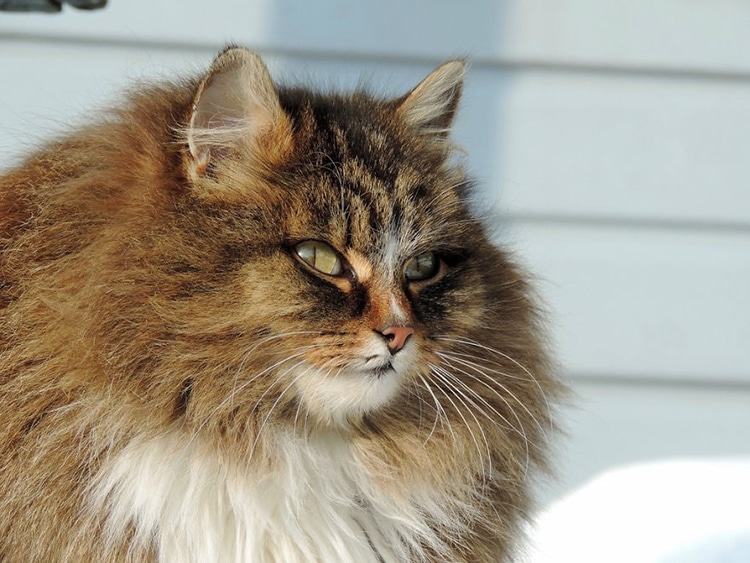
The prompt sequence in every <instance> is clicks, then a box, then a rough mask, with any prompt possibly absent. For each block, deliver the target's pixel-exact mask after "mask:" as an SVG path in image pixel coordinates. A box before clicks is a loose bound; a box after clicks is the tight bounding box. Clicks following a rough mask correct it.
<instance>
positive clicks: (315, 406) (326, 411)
mask: <svg viewBox="0 0 750 563" xmlns="http://www.w3.org/2000/svg"><path fill="white" fill-rule="evenodd" d="M403 373H404V368H403V366H399V365H394V363H393V362H391V361H388V360H385V361H379V362H373V361H369V362H364V363H362V364H361V365H353V366H351V367H349V368H347V369H343V370H341V371H337V372H336V373H331V372H329V371H325V370H321V369H318V368H315V367H311V366H308V367H306V368H304V367H303V368H300V370H299V373H298V374H296V376H295V383H294V386H295V391H296V393H297V396H298V397H299V400H300V402H301V403H302V409H303V412H306V414H307V415H308V416H311V417H314V418H315V420H317V421H319V422H321V423H324V424H333V425H346V424H348V423H349V422H351V421H353V420H358V419H359V418H361V417H362V416H364V415H365V414H367V413H369V412H372V411H375V410H377V409H379V408H381V407H383V406H385V405H387V404H388V403H389V402H391V401H392V400H393V399H394V398H395V397H396V396H397V395H398V394H399V393H400V392H401V390H402V388H403V385H404V375H403Z"/></svg>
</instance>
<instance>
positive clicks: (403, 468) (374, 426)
mask: <svg viewBox="0 0 750 563" xmlns="http://www.w3.org/2000/svg"><path fill="white" fill-rule="evenodd" d="M205 84H206V82H205V80H204V81H203V82H201V80H200V79H197V80H187V81H184V82H178V83H172V84H168V83H162V84H158V85H152V86H147V87H146V86H144V87H141V88H140V89H139V90H138V91H136V92H135V93H133V94H131V95H130V96H129V97H128V99H127V101H126V102H125V103H124V104H123V106H122V107H121V108H119V109H117V110H115V111H113V112H111V113H109V114H108V115H107V116H106V117H104V118H102V119H100V120H98V121H97V122H95V123H94V124H92V125H89V126H86V127H84V128H82V129H81V130H79V131H77V132H75V133H73V134H70V135H67V136H65V137H64V138H62V139H61V140H58V141H55V142H52V143H50V144H48V145H47V146H46V147H44V148H43V149H42V150H41V151H39V152H37V153H36V154H34V155H32V156H31V157H29V158H28V159H27V160H26V161H25V162H24V163H23V164H22V165H21V166H19V167H17V168H16V169H14V170H11V171H9V172H8V173H7V174H5V175H4V176H3V177H2V178H1V179H0V413H2V415H1V416H2V424H1V425H0V559H2V560H3V561H58V560H63V559H65V560H69V561H100V560H102V559H103V558H104V557H105V556H106V557H111V558H113V559H117V560H124V559H126V558H129V559H130V560H134V561H148V560H151V559H153V558H155V557H156V555H155V554H156V548H155V547H154V546H152V547H151V548H149V549H142V548H136V547H134V546H131V545H128V542H127V539H128V538H129V537H131V536H132V534H125V535H124V536H122V540H121V542H120V543H119V544H117V545H105V544H106V543H107V540H105V538H104V535H103V529H104V525H105V519H106V513H103V512H96V511H94V510H92V509H91V507H90V506H89V504H88V502H89V501H88V500H87V486H88V485H90V483H91V480H92V479H93V477H94V476H95V475H96V474H97V471H98V470H99V468H100V467H101V466H102V464H103V463H104V462H105V460H106V459H108V458H110V457H111V456H114V455H116V453H117V452H119V451H121V450H122V449H123V448H124V447H125V446H126V445H128V444H129V443H131V442H132V441H133V440H134V439H136V438H139V439H146V438H149V437H154V436H159V435H162V434H165V433H167V432H169V431H174V430H175V429H177V430H178V431H179V432H180V433H182V434H183V435H184V436H187V437H191V438H194V437H196V436H198V437H200V439H201V440H202V443H203V444H204V445H205V447H206V448H207V449H208V451H209V452H210V455H211V456H213V457H215V458H216V459H217V460H219V463H221V464H225V465H226V466H227V467H236V468H242V470H243V471H246V472H248V473H249V474H253V472H257V471H266V470H270V469H269V468H272V467H273V464H274V455H275V454H274V451H275V450H274V448H275V447H276V446H275V444H276V442H275V440H276V436H277V435H278V433H279V432H289V431H292V432H295V433H298V434H300V435H308V436H310V435H314V434H315V433H319V432H333V433H336V434H337V435H341V436H343V437H344V438H345V440H347V441H348V442H349V443H351V444H353V446H354V449H355V450H356V451H357V452H358V455H359V458H360V459H361V461H362V463H363V464H364V466H366V467H367V468H369V470H370V471H371V474H372V475H376V476H380V478H382V480H380V481H379V484H378V485H377V486H378V487H380V489H381V490H382V494H384V495H388V494H393V495H408V494H409V491H410V490H411V488H412V487H415V486H417V485H420V486H421V485H422V484H425V483H426V484H427V485H428V486H430V487H433V488H435V489H437V490H441V491H444V495H445V498H446V499H451V502H452V503H453V505H455V507H462V506H463V507H464V509H463V512H461V509H460V508H455V511H456V522H461V523H462V526H463V527H462V528H461V529H447V528H445V526H443V524H442V523H440V522H434V523H433V525H434V528H435V530H436V531H437V534H438V535H439V536H440V537H441V538H442V539H443V541H444V544H443V546H442V548H440V549H442V552H441V553H437V548H436V547H435V546H425V548H424V552H423V553H422V555H419V554H415V558H418V557H423V556H426V557H428V558H432V559H434V560H435V561H443V560H454V561H466V562H469V561H471V562H476V561H497V560H502V559H506V558H510V557H512V556H513V554H514V553H515V551H514V550H515V549H516V547H517V543H518V540H519V538H520V536H521V529H522V526H523V522H524V520H525V519H526V518H527V517H528V515H529V509H530V494H529V488H530V482H531V476H532V475H533V470H534V469H535V468H539V467H544V466H545V465H546V453H545V452H546V447H545V441H546V436H545V430H547V429H549V428H550V425H551V421H550V410H549V405H548V403H547V400H548V398H549V399H550V400H551V399H552V398H554V397H555V395H556V394H557V393H558V391H559V389H558V384H557V383H556V382H555V381H554V379H553V378H552V376H551V373H550V364H549V361H548V357H547V355H546V353H545V349H544V342H543V339H542V338H541V335H540V327H539V320H538V315H537V310H536V309H535V306H534V304H533V301H532V298H531V296H530V287H529V285H528V283H527V281H526V279H525V276H524V274H523V272H522V271H521V270H520V269H519V267H517V266H516V265H515V264H514V262H513V261H512V260H511V258H510V257H509V255H508V254H507V253H506V252H504V251H501V250H498V249H496V248H495V247H494V246H493V245H492V244H491V243H490V242H489V240H488V237H487V235H486V234H485V229H484V228H483V226H482V224H481V223H480V222H479V221H478V220H477V219H475V218H474V217H472V215H471V213H470V211H469V206H468V204H467V197H468V195H469V182H468V180H467V179H466V177H465V174H464V172H463V170H462V169H461V167H460V166H459V165H457V164H456V162H455V159H454V158H453V156H452V154H453V148H452V147H451V145H450V143H449V141H448V139H447V136H446V135H447V133H446V130H447V129H448V128H449V126H450V123H451V121H452V118H453V113H454V111H455V106H456V103H457V102H458V95H459V92H460V83H458V84H457V85H456V86H455V88H454V89H453V91H452V92H451V96H452V97H451V99H450V100H449V101H448V102H446V103H444V111H442V112H441V114H440V115H439V116H437V117H434V116H433V117H432V118H430V120H429V123H428V122H427V121H426V120H425V119H422V118H420V117H419V116H418V115H413V116H411V117H410V116H409V115H408V110H406V109H404V107H406V106H407V105H408V102H407V100H408V99H409V98H408V96H405V97H403V98H399V99H398V100H391V101H382V100H379V99H375V98H372V97H370V96H369V95H366V94H364V93H362V92H355V93H352V94H345V95H329V94H326V95H322V94H318V93H314V92H310V91H308V90H305V89H299V88H284V87H279V88H277V91H278V97H279V100H280V106H281V108H282V109H283V113H279V114H278V115H274V114H273V112H271V113H270V114H269V116H267V117H268V119H269V120H270V122H271V125H270V126H269V127H266V128H265V129H263V131H262V132H261V133H258V134H255V135H251V136H250V137H251V141H247V142H245V141H238V142H237V143H236V145H235V146H233V147H232V146H230V147H226V146H224V147H215V146H211V147H210V148H209V149H207V151H206V153H205V154H204V155H203V156H204V157H205V158H204V159H203V160H201V158H200V155H199V153H198V152H197V151H196V152H195V153H194V154H191V153H190V151H189V149H188V146H187V142H186V140H185V139H186V135H187V134H188V133H186V131H188V129H189V127H190V118H191V115H192V112H193V111H194V104H195V99H196V92H199V91H200V88H201V87H202V85H205ZM410 119H411V120H412V121H413V122H414V123H412V122H411V121H410ZM207 144H208V145H210V143H208V142H207ZM389 229H397V230H402V231H403V232H406V233H409V236H411V237H412V238H413V239H414V240H415V241H416V242H415V243H414V244H415V246H414V248H415V249H418V250H419V251H426V250H432V249H437V250H438V251H439V252H441V253H442V255H443V256H444V257H445V264H444V266H443V271H442V273H441V274H440V275H439V277H438V278H437V279H436V281H434V282H430V281H427V282H421V283H417V284H413V285H410V286H407V285H404V286H402V287H400V288H396V290H394V291H395V293H396V294H397V295H398V300H399V303H400V304H401V305H402V307H403V308H405V309H407V310H408V311H409V314H410V320H411V324H412V326H413V327H414V329H415V334H414V335H413V336H412V337H411V338H412V339H413V344H414V345H415V346H417V345H418V346H419V349H420V354H421V355H420V356H419V357H420V359H421V362H420V366H418V368H417V371H419V372H420V373H421V374H422V376H423V378H424V379H419V378H418V377H416V375H415V376H414V377H412V378H411V379H408V380H407V381H405V383H404V390H403V392H401V393H400V394H398V395H397V396H396V397H395V398H394V399H393V400H391V401H390V402H389V403H387V404H385V405H383V406H380V407H378V408H374V409H370V410H367V409H366V410H365V412H362V413H360V414H359V415H350V416H347V417H346V420H344V421H340V420H334V419H333V418H332V417H331V416H329V413H328V411H327V407H326V405H325V404H314V403H310V404H304V405H301V403H300V402H301V401H303V398H302V397H300V396H298V395H297V394H295V393H294V392H284V390H285V387H286V384H283V385H282V384H279V383H278V379H277V378H276V377H275V374H276V372H275V371H273V370H270V371H269V366H274V365H277V364H278V365H283V362H284V361H285V360H284V359H285V358H286V357H288V356H289V355H290V354H293V353H294V352H295V351H297V350H301V349H304V347H305V346H310V345H316V346H317V347H315V348H310V349H309V352H308V353H307V356H305V359H306V360H307V361H309V362H311V363H313V364H315V365H325V366H329V367H334V368H337V367H341V366H342V365H344V363H345V362H346V361H347V358H348V355H349V354H351V353H352V350H354V349H355V347H356V346H358V345H360V342H361V340H362V338H364V336H363V335H371V333H372V330H373V329H378V328H380V327H382V326H383V325H384V324H387V323H388V320H389V319H388V318H387V317H388V311H387V309H388V305H387V301H384V298H383V295H385V294H386V293H387V292H388V291H391V290H392V289H393V288H391V287H390V286H387V282H386V281H384V280H385V278H383V277H382V276H380V275H379V272H378V266H379V263H378V258H377V256H380V254H378V252H379V250H382V241H381V240H380V237H381V236H382V234H383V233H384V232H386V231H388V230H389ZM308 239H316V240H324V241H327V242H328V243H329V244H331V245H332V246H333V247H334V248H336V249H339V251H340V252H341V253H342V254H343V255H344V256H345V257H346V258H347V260H349V262H351V263H352V265H353V266H355V262H357V261H359V262H361V263H362V264H360V265H359V266H360V267H359V268H358V270H359V271H364V270H366V269H367V267H370V268H371V269H372V271H371V272H370V274H369V276H362V277H363V278H365V279H359V280H355V279H353V278H351V277H344V278H336V279H323V276H318V275H316V274H315V273H314V272H311V271H310V268H306V267H305V266H304V265H303V264H301V263H300V261H299V260H297V259H295V258H294V257H293V255H292V254H293V245H294V244H295V243H296V242H299V241H302V240H308ZM379 245H380V246H379ZM368 265H370V266H368ZM392 293H393V292H392ZM281 335H285V336H281ZM449 339H452V340H449ZM469 342H471V343H477V344H469ZM490 349H494V350H497V351H499V352H492V351H491V350H490ZM441 351H443V352H450V353H452V354H453V355H454V356H453V357H454V358H464V359H465V363H460V362H458V361H455V360H454V362H453V373H454V375H455V377H456V380H458V381H460V383H455V382H454V383H451V381H453V380H450V381H447V380H446V378H442V379H441V378H439V377H435V376H432V375H431V373H432V372H431V371H430V370H429V369H428V368H427V367H426V365H427V362H431V363H433V364H438V365H444V366H446V369H450V366H448V365H447V364H445V360H444V359H443V360H441V357H440V356H439V354H438V353H439V352H441ZM441 362H442V364H441ZM482 366H483V367H482ZM420 370H421V371H420ZM277 371H278V370H277ZM259 373H262V374H265V375H264V376H263V377H258V378H255V379H253V376H254V375H256V374H259ZM482 374H489V375H482ZM331 377H335V375H331ZM490 378H492V381H491V380H490ZM425 380H426V382H425ZM238 389H240V390H241V391H240V392H237V390H238ZM498 390H499V391H500V394H502V395H503V396H502V397H501V396H500V394H499V393H498ZM228 398H229V399H231V400H228ZM438 402H439V405H440V409H438V408H437V407H436V403H438ZM441 411H442V412H441ZM300 413H302V414H300ZM303 419H304V424H303V422H302V420H303ZM264 468H265V469H264ZM446 502H447V501H446ZM430 554H431V555H430Z"/></svg>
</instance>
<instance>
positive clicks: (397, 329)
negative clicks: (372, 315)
mask: <svg viewBox="0 0 750 563" xmlns="http://www.w3.org/2000/svg"><path fill="white" fill-rule="evenodd" d="M376 332H379V333H380V334H382V335H383V337H384V338H385V341H386V344H387V345H388V349H389V350H390V351H391V354H395V353H396V352H398V351H399V350H401V349H402V348H403V347H404V345H405V344H406V340H407V339H408V338H409V337H410V336H411V335H412V334H414V329H413V328H411V327H410V326H389V327H388V328H386V329H384V330H382V331H381V330H378V331H376Z"/></svg>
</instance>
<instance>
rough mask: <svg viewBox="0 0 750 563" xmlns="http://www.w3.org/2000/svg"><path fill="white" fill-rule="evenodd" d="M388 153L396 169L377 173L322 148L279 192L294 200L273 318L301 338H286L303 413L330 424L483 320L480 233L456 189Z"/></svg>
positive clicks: (447, 173) (397, 384)
mask: <svg viewBox="0 0 750 563" xmlns="http://www.w3.org/2000/svg"><path fill="white" fill-rule="evenodd" d="M328 126H329V127H331V126H333V127H337V126H338V124H335V125H331V124H330V123H329V124H328ZM351 127H352V128H356V127H357V125H356V124H355V125H353V126H351ZM357 133H359V132H357ZM346 137H347V135H346V134H342V135H340V136H339V142H340V143H345V142H346ZM360 141H361V139H360ZM394 144H395V143H394ZM320 148H322V147H320ZM391 149H393V150H390V151H387V152H389V153H396V154H394V158H395V162H396V163H397V164H396V165H393V166H392V167H391V171H390V172H391V173H385V172H384V171H383V170H382V169H381V170H377V167H378V162H377V161H378V160H379V158H378V156H371V158H370V161H371V162H372V163H373V164H374V168H375V170H373V167H371V165H370V163H368V162H365V161H364V160H362V161H359V160H354V159H352V158H351V157H350V156H348V155H350V154H351V153H352V152H354V151H352V149H351V148H350V147H348V146H343V147H340V146H335V145H334V146H331V145H330V144H329V146H328V147H326V150H325V152H323V151H322V150H315V151H312V153H310V154H311V156H309V157H308V158H309V160H308V161H307V162H306V163H305V164H303V165H302V168H303V169H304V170H298V171H297V173H296V174H295V177H296V181H295V184H296V185H293V186H286V187H285V188H283V189H285V190H287V192H296V193H295V195H296V197H293V198H292V199H293V203H292V204H291V205H289V202H287V206H285V207H286V210H287V213H286V214H285V215H284V220H282V221H280V224H279V225H278V228H279V229H280V230H282V231H283V237H282V241H281V242H282V244H281V245H280V247H279V256H278V257H277V258H278V261H283V262H285V264H284V270H285V273H284V276H283V278H282V279H283V280H284V281H283V282H282V283H280V284H279V286H282V285H283V287H277V296H278V297H279V298H280V307H279V311H277V312H280V311H282V310H286V311H288V312H287V313H286V316H285V322H286V323H287V326H288V329H287V330H288V331H289V332H291V333H294V332H298V331H302V332H304V333H305V334H304V335H295V336H294V337H293V338H292V339H293V340H295V341H299V342H300V346H299V350H298V352H297V353H298V354H299V356H298V358H297V359H296V360H294V361H291V362H288V364H287V368H288V370H289V373H288V374H287V379H288V380H289V381H290V384H291V385H292V390H293V391H292V390H290V392H295V393H297V394H298V395H299V397H301V398H302V399H303V400H304V402H305V403H306V405H307V407H308V408H310V409H312V410H313V411H315V412H318V413H319V414H320V413H326V412H327V414H328V415H330V416H332V417H334V418H338V417H341V416H342V415H343V416H348V415H351V414H361V413H362V412H367V411H370V410H372V409H374V408H377V407H379V406H381V405H383V404H385V403H387V402H389V401H390V400H391V399H393V397H394V396H395V395H396V394H397V393H399V392H400V391H401V390H402V389H403V388H404V385H405V383H406V381H407V380H409V379H414V378H417V377H419V376H420V375H421V376H425V375H426V372H427V371H428V368H427V367H426V366H427V364H428V362H429V361H432V362H435V361H436V359H435V358H434V357H433V356H432V355H431V350H432V348H434V347H435V346H436V345H437V341H435V340H434V338H435V337H436V336H439V335H446V334H453V335H462V336H466V330H467V327H469V326H472V325H475V324H477V322H478V316H479V315H481V313H480V311H479V309H480V308H481V304H482V301H483V289H482V286H481V284H482V280H481V278H480V276H478V275H477V272H476V271H475V268H476V267H477V265H476V261H475V260H474V257H473V254H474V252H476V251H477V250H478V249H477V248H476V244H481V243H477V240H481V229H480V228H479V227H478V225H477V224H476V223H475V222H474V221H472V220H471V219H470V217H469V215H468V213H467V210H466V207H465V202H463V201H462V200H461V194H460V190H461V187H462V186H461V184H462V182H463V179H462V178H461V177H460V176H458V175H457V174H456V173H455V172H454V171H452V170H451V169H450V168H448V167H445V168H443V169H435V170H431V171H430V173H427V174H426V173H425V172H421V173H420V172H419V171H418V170H416V169H410V164H409V160H410V159H411V160H412V161H416V160H418V156H417V155H413V154H412V155H408V154H403V153H404V152H405V150H406V149H404V148H401V149H400V151H398V152H401V153H402V154H398V153H397V151H396V149H395V148H394V147H391ZM321 154H322V155H324V156H322V157H321V156H318V155H321ZM399 165H400V166H401V167H402V168H400V169H399ZM413 165H414V166H420V165H421V166H424V165H427V166H429V164H427V163H424V162H413ZM378 172H380V174H378Z"/></svg>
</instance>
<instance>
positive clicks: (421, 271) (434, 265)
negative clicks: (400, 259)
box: [404, 252, 440, 281]
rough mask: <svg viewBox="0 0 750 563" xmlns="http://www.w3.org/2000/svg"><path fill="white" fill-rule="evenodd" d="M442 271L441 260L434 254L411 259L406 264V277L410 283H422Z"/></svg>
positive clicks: (425, 254)
mask: <svg viewBox="0 0 750 563" xmlns="http://www.w3.org/2000/svg"><path fill="white" fill-rule="evenodd" d="M438 269H440V260H438V257H437V254H435V253H434V252H425V253H423V254H418V255H417V256H414V257H413V258H410V259H409V260H408V261H407V262H406V264H404V276H406V279H407V280H408V281H421V280H426V279H429V278H431V277H433V276H434V275H435V274H437V273H438Z"/></svg>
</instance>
